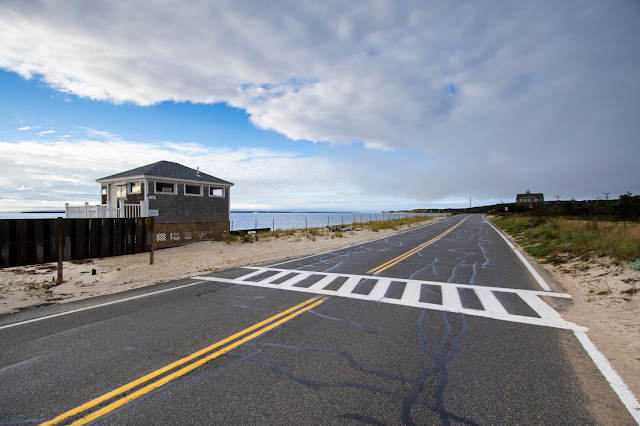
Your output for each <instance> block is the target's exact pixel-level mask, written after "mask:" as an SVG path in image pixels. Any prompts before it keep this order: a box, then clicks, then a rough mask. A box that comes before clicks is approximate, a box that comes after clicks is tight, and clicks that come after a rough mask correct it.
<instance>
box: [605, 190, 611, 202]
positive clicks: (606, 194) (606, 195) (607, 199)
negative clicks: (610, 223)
mask: <svg viewBox="0 0 640 426" xmlns="http://www.w3.org/2000/svg"><path fill="white" fill-rule="evenodd" d="M603 194H604V199H605V201H609V194H611V193H610V192H603Z"/></svg>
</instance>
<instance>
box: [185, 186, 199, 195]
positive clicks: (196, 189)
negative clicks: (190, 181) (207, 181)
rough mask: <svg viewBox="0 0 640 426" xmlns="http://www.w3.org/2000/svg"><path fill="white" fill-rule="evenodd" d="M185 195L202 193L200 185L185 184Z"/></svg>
mask: <svg viewBox="0 0 640 426" xmlns="http://www.w3.org/2000/svg"><path fill="white" fill-rule="evenodd" d="M184 193H185V195H202V186H200V185H185V186H184Z"/></svg>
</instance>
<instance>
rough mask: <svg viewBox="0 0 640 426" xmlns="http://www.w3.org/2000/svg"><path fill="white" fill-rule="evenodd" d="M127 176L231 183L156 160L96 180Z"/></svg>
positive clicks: (176, 164) (180, 165)
mask: <svg viewBox="0 0 640 426" xmlns="http://www.w3.org/2000/svg"><path fill="white" fill-rule="evenodd" d="M129 176H153V177H160V178H167V179H180V180H192V181H197V182H203V183H217V184H222V185H233V184H232V183H231V182H227V181H226V180H222V179H218V178H217V177H215V176H211V175H208V174H206V173H203V172H198V171H197V170H194V169H192V168H190V167H186V166H183V165H182V164H178V163H174V162H172V161H158V162H157V163H152V164H147V165H146V166H141V167H137V168H135V169H131V170H127V171H126V172H121V173H116V174H114V175H110V176H106V177H103V178H100V179H97V181H104V180H112V179H119V178H125V177H129Z"/></svg>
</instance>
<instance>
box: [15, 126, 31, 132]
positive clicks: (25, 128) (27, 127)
mask: <svg viewBox="0 0 640 426" xmlns="http://www.w3.org/2000/svg"><path fill="white" fill-rule="evenodd" d="M30 128H31V127H29V126H24V127H19V128H18V130H20V131H25V130H29V129H30Z"/></svg>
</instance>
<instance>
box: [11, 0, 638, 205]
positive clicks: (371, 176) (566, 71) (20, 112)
mask: <svg viewBox="0 0 640 426" xmlns="http://www.w3.org/2000/svg"><path fill="white" fill-rule="evenodd" d="M639 159H640V3H638V2H637V1H632V0H629V1H624V0H619V1H618V0H609V1H601V0H594V1H590V0H580V1H570V0H567V1H560V2H559V1H557V0H552V1H544V0H536V1H530V2H522V1H516V2H510V1H499V0H492V1H484V2H483V1H469V2H465V1H455V2H448V1H433V2H429V1H416V2H411V1H366V2H360V1H348V2H344V1H336V2H331V1H324V2H318V1H308V2H307V1H298V0H295V1H290V2H287V1H274V2H264V1H215V2H212V1H208V0H207V1H200V2H198V1H190V2H186V3H185V2H183V1H169V0H165V1H160V0H154V1H136V2H121V1H115V2H114V1H81V0H78V1H73V0H69V1H62V2H61V1H36V0H15V1H12V0H0V211H16V210H20V211H22V210H33V209H50V208H61V207H62V206H63V204H64V202H81V201H90V202H97V201H98V199H99V189H100V188H99V185H98V184H96V183H95V179H98V178H101V177H104V176H107V175H110V174H113V173H117V172H120V171H124V170H128V169H130V168H133V167H138V166H141V165H144V164H148V163H152V162H155V161H159V160H170V161H176V162H179V163H181V164H184V165H186V166H189V167H193V168H196V167H200V169H201V170H203V171H204V172H206V173H209V174H212V175H214V176H217V177H219V178H222V179H225V180H228V181H231V182H233V183H235V186H234V188H233V190H232V209H235V210H313V211H318V210H320V211H328V210H351V211H352V210H360V211H379V210H386V209H391V210H396V209H403V208H408V209H412V208H429V207H431V208H440V207H464V206H467V205H468V204H469V198H471V199H472V203H473V204H474V205H480V204H489V203H494V202H500V201H513V200H514V199H515V195H516V193H518V192H524V191H525V190H527V189H529V190H531V191H533V192H543V193H544V194H545V197H546V199H556V197H560V199H571V198H576V199H587V198H592V199H594V198H596V197H604V194H603V193H604V192H609V193H611V194H610V195H609V197H617V196H618V195H619V194H621V193H625V192H627V191H631V192H633V193H640V167H639Z"/></svg>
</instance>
